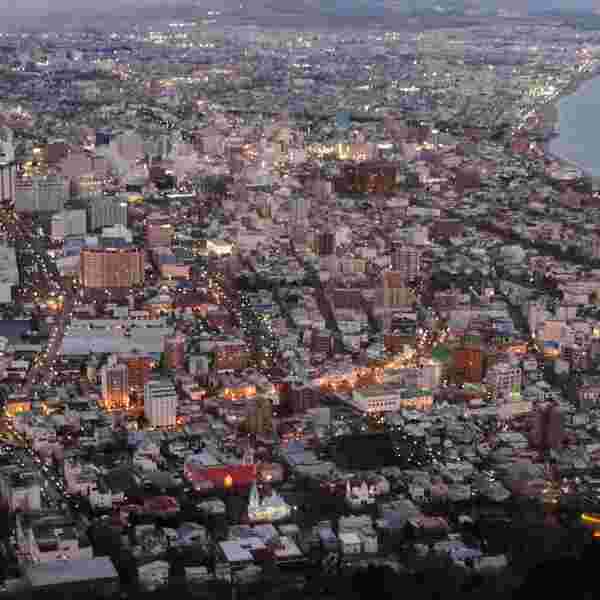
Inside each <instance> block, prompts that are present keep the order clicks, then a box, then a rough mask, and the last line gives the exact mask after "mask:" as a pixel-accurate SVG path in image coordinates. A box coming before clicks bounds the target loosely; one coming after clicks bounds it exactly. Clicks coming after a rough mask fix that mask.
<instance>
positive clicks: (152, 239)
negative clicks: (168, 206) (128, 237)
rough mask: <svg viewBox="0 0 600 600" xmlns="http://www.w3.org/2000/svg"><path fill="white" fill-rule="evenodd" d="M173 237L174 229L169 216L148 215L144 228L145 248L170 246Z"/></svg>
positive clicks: (160, 214)
mask: <svg viewBox="0 0 600 600" xmlns="http://www.w3.org/2000/svg"><path fill="white" fill-rule="evenodd" d="M174 235H175V228H174V227H173V224H172V223H171V220H170V218H169V215H165V214H162V213H158V214H151V215H148V217H147V218H146V228H145V236H146V246H148V248H157V247H159V246H170V245H171V242H172V241H173V236H174Z"/></svg>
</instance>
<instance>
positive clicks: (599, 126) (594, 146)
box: [549, 77, 600, 177]
mask: <svg viewBox="0 0 600 600" xmlns="http://www.w3.org/2000/svg"><path fill="white" fill-rule="evenodd" d="M557 108H558V128H559V135H558V136H557V137H555V138H553V139H552V140H551V141H550V144H549V150H550V152H551V154H553V155H555V156H557V157H559V158H562V159H564V160H567V161H569V162H572V163H574V164H576V165H577V166H578V167H579V168H581V169H583V170H584V171H586V172H587V173H589V174H591V175H593V176H595V177H598V176H600V77H594V78H593V79H590V80H588V81H585V82H583V83H582V84H581V85H580V86H579V87H578V88H577V90H575V92H574V93H573V94H571V95H569V96H564V97H563V98H561V99H560V100H559V101H558V105H557Z"/></svg>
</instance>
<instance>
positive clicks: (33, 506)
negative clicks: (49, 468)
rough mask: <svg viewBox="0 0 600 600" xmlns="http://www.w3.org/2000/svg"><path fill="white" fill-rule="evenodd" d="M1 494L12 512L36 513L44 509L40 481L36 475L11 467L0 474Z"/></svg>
mask: <svg viewBox="0 0 600 600" xmlns="http://www.w3.org/2000/svg"><path fill="white" fill-rule="evenodd" d="M0 493H1V494H2V498H3V499H4V500H5V501H6V502H7V504H8V507H9V509H10V511H11V512H15V511H17V510H21V511H25V512H35V511H39V510H41V508H42V495H41V486H40V480H39V477H38V475H37V474H36V473H34V472H33V471H32V472H23V471H22V470H20V469H19V468H18V467H15V466H10V467H6V468H4V469H2V472H1V473H0Z"/></svg>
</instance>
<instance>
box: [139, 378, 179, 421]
mask: <svg viewBox="0 0 600 600" xmlns="http://www.w3.org/2000/svg"><path fill="white" fill-rule="evenodd" d="M144 415H145V416H146V419H148V423H149V425H150V426H151V427H173V426H175V424H176V423H177V390H176V389H175V386H174V385H173V383H172V382H171V381H169V380H164V379H161V380H152V381H149V382H148V383H146V387H145V390H144Z"/></svg>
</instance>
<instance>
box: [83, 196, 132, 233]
mask: <svg viewBox="0 0 600 600" xmlns="http://www.w3.org/2000/svg"><path fill="white" fill-rule="evenodd" d="M87 210H88V217H89V225H90V231H96V230H97V229H102V228H103V227H109V226H112V225H127V202H126V201H125V200H123V199H121V198H114V197H109V196H101V197H99V198H94V199H93V200H92V201H91V202H90V204H89V206H88V209H87Z"/></svg>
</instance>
